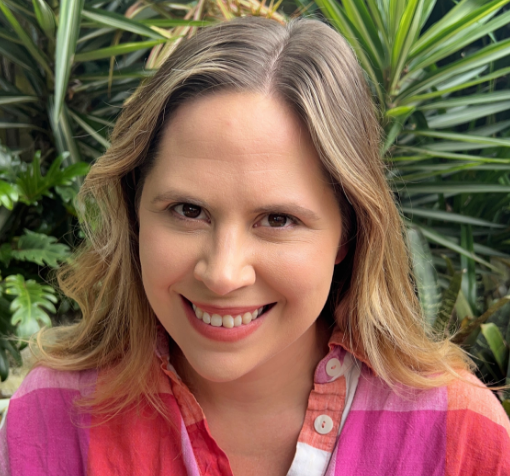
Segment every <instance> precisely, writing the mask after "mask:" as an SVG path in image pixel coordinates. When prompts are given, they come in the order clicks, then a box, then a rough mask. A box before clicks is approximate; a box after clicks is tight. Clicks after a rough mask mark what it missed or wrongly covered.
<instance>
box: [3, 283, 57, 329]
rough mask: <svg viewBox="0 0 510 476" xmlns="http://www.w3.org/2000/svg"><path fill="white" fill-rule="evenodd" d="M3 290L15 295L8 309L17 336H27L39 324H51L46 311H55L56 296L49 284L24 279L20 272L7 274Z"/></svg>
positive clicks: (37, 327)
mask: <svg viewBox="0 0 510 476" xmlns="http://www.w3.org/2000/svg"><path fill="white" fill-rule="evenodd" d="M5 285H6V290H5V292H6V293H7V294H9V295H11V296H16V297H15V299H14V300H13V301H12V303H11V306H10V310H11V312H13V315H12V318H11V324H12V325H13V326H17V330H16V331H17V334H18V336H19V337H22V338H28V337H30V336H31V335H32V334H34V333H35V332H37V331H38V330H39V326H40V324H43V325H46V326H51V319H50V317H49V315H48V313H47V311H49V312H52V313H55V312H56V309H55V305H54V303H56V302H57V297H56V296H55V290H54V289H53V288H52V287H51V286H47V285H43V284H39V283H37V282H36V281H34V280H33V279H29V280H28V281H25V278H24V277H23V276H22V275H21V274H17V275H11V276H7V278H6V279H5Z"/></svg>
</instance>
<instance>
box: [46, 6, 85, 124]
mask: <svg viewBox="0 0 510 476" xmlns="http://www.w3.org/2000/svg"><path fill="white" fill-rule="evenodd" d="M82 9H83V0H60V16H59V25H58V30H57V44H56V49H55V106H54V109H53V121H54V122H55V123H58V122H59V119H60V113H61V111H62V107H63V104H64V101H65V96H66V92H67V83H68V81H69V75H70V74H71V67H72V65H73V57H74V54H75V51H76V42H77V41H78V34H79V30H80V16H81V11H82Z"/></svg>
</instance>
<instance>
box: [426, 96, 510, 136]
mask: <svg viewBox="0 0 510 476" xmlns="http://www.w3.org/2000/svg"><path fill="white" fill-rule="evenodd" d="M508 109H510V101H503V102H498V103H495V104H484V105H482V106H473V107H465V108H462V109H455V110H454V111H449V112H447V113H446V114H438V115H435V116H429V117H427V122H428V125H429V127H430V128H431V129H444V128H446V127H453V126H457V125H459V124H465V123H466V122H471V121H474V120H476V119H479V118H481V117H486V116H490V115H491V114H497V113H498V112H501V111H506V110H508Z"/></svg>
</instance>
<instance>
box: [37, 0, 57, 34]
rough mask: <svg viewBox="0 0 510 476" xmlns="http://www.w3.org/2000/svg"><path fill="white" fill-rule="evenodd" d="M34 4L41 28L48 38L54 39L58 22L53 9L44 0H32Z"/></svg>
mask: <svg viewBox="0 0 510 476" xmlns="http://www.w3.org/2000/svg"><path fill="white" fill-rule="evenodd" d="M32 4H33V5H34V11H35V17H36V18H37V23H39V26H40V27H41V30H42V31H44V34H45V35H46V36H47V37H48V38H50V39H51V40H54V38H55V30H56V27H57V22H56V21H55V15H54V14H53V10H52V9H51V8H50V6H49V5H48V4H47V3H46V2H45V1H44V0H32Z"/></svg>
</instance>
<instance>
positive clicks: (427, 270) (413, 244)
mask: <svg viewBox="0 0 510 476" xmlns="http://www.w3.org/2000/svg"><path fill="white" fill-rule="evenodd" d="M407 242H408V244H409V249H410V251H411V257H412V261H413V272H414V276H415V280H416V285H417V288H418V297H419V299H420V304H421V307H422V310H423V313H424V315H425V319H426V321H427V322H428V323H429V324H431V325H432V324H433V323H434V321H435V319H436V315H437V311H438V308H439V304H440V294H439V288H438V285H437V274H436V270H435V268H434V265H433V264H432V262H433V260H432V254H431V253H430V249H429V245H428V243H427V240H425V238H424V236H423V234H422V233H421V232H420V231H419V230H418V229H417V228H415V227H409V228H408V229H407Z"/></svg>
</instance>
